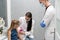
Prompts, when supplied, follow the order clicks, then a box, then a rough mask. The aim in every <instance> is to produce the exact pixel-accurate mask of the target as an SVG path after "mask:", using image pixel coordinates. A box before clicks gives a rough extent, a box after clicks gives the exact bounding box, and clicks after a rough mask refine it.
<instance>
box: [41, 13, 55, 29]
mask: <svg viewBox="0 0 60 40" xmlns="http://www.w3.org/2000/svg"><path fill="white" fill-rule="evenodd" d="M53 17H54V12H48V13H46V14H45V16H44V17H43V19H42V21H41V22H40V26H41V27H43V28H44V27H46V26H48V25H49V23H50V22H51V20H52V19H53Z"/></svg>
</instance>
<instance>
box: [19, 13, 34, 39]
mask: <svg viewBox="0 0 60 40" xmlns="http://www.w3.org/2000/svg"><path fill="white" fill-rule="evenodd" d="M19 21H20V23H21V24H20V29H21V30H20V33H21V35H25V36H24V37H23V40H33V39H34V36H33V28H34V20H33V19H32V14H31V12H27V13H26V14H25V16H23V17H20V18H19ZM21 37H22V36H21Z"/></svg>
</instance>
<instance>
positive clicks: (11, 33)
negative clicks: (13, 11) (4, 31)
mask: <svg viewBox="0 0 60 40" xmlns="http://www.w3.org/2000/svg"><path fill="white" fill-rule="evenodd" d="M18 27H19V21H18V20H12V22H11V26H10V28H9V29H8V40H18V38H19V39H20V40H22V38H21V36H20V34H19V32H18V29H17V28H18Z"/></svg>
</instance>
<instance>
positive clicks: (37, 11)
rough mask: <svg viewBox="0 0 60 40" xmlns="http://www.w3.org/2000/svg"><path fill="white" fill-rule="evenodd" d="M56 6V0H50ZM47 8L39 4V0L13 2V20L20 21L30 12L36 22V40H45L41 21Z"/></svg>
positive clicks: (13, 0)
mask: <svg viewBox="0 0 60 40" xmlns="http://www.w3.org/2000/svg"><path fill="white" fill-rule="evenodd" d="M50 1H51V2H52V4H53V5H54V0H53V1H52V0H50ZM44 10H45V8H44V7H42V6H41V5H40V3H39V0H11V18H12V19H18V18H19V17H21V16H24V14H25V13H26V12H28V11H30V12H31V13H32V14H33V19H34V20H35V26H34V36H35V40H43V38H44V33H45V31H44V30H45V29H42V28H41V27H40V20H41V19H42V17H43V15H44Z"/></svg>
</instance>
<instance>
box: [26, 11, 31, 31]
mask: <svg viewBox="0 0 60 40" xmlns="http://www.w3.org/2000/svg"><path fill="white" fill-rule="evenodd" d="M25 16H27V17H29V18H31V19H30V21H28V24H27V31H30V30H31V28H32V14H31V12H27V13H26V14H25Z"/></svg>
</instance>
